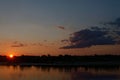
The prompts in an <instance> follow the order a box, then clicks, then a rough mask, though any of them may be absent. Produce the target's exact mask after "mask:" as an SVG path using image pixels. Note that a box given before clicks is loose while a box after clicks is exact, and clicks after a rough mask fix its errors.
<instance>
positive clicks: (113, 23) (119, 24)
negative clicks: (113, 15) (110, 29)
mask: <svg viewBox="0 0 120 80" xmlns="http://www.w3.org/2000/svg"><path fill="white" fill-rule="evenodd" d="M104 24H105V25H112V26H116V27H120V18H117V19H116V20H115V21H111V22H107V23H104Z"/></svg>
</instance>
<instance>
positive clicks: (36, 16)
mask: <svg viewBox="0 0 120 80" xmlns="http://www.w3.org/2000/svg"><path fill="white" fill-rule="evenodd" d="M119 30H120V1H119V0H0V55H7V54H10V53H12V54H14V55H23V54H24V55H47V54H51V55H59V54H62V55H65V54H70V55H93V54H120V49H119V47H120V45H119V43H120V31H119Z"/></svg>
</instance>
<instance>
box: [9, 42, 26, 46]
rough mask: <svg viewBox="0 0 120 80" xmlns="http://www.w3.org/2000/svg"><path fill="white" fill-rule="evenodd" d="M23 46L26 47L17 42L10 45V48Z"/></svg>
mask: <svg viewBox="0 0 120 80" xmlns="http://www.w3.org/2000/svg"><path fill="white" fill-rule="evenodd" d="M24 46H26V45H25V44H23V43H20V42H18V41H15V42H13V44H12V45H11V47H24Z"/></svg>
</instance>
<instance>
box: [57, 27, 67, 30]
mask: <svg viewBox="0 0 120 80" xmlns="http://www.w3.org/2000/svg"><path fill="white" fill-rule="evenodd" d="M57 27H58V28H59V29H62V30H65V27H64V26H57Z"/></svg>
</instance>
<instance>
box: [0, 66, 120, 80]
mask: <svg viewBox="0 0 120 80" xmlns="http://www.w3.org/2000/svg"><path fill="white" fill-rule="evenodd" d="M0 80H120V68H119V67H114V68H113V67H112V68H111V67H103V68H102V67H40V66H0Z"/></svg>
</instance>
